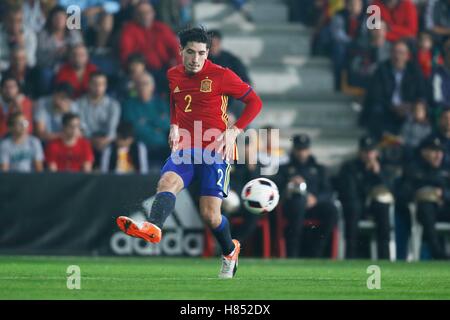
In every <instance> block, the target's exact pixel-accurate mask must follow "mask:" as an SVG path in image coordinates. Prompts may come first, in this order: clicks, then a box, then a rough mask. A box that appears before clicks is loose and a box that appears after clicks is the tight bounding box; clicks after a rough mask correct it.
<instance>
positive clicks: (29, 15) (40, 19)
mask: <svg viewBox="0 0 450 320" xmlns="http://www.w3.org/2000/svg"><path fill="white" fill-rule="evenodd" d="M53 5H54V2H53V1H38V0H25V1H23V4H22V10H23V18H24V23H25V26H26V28H29V29H30V30H33V31H34V32H35V33H36V34H38V33H39V32H40V31H41V30H42V29H43V28H44V25H45V20H46V19H47V17H46V16H47V13H48V11H49V10H50V8H51V6H53Z"/></svg>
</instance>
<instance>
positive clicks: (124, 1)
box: [113, 0, 140, 38]
mask: <svg viewBox="0 0 450 320" xmlns="http://www.w3.org/2000/svg"><path fill="white" fill-rule="evenodd" d="M139 1H140V0H120V8H119V11H118V12H116V13H115V14H114V21H115V23H114V26H113V33H114V38H116V36H117V35H118V34H119V33H120V32H121V30H122V27H123V25H124V24H125V23H127V22H128V21H130V20H132V19H133V12H134V7H135V6H136V5H137V4H138V3H139Z"/></svg>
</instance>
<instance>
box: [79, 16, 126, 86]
mask: <svg viewBox="0 0 450 320" xmlns="http://www.w3.org/2000/svg"><path fill="white" fill-rule="evenodd" d="M113 26H114V16H113V15H112V14H109V13H107V12H101V13H100V14H99V15H98V16H97V18H96V23H95V24H94V25H93V26H92V27H90V28H89V29H88V30H87V31H86V35H85V39H86V46H87V47H88V49H89V55H90V57H91V61H92V63H93V64H95V65H96V66H97V67H98V68H99V69H100V70H102V72H104V73H106V75H107V76H108V79H110V80H112V79H115V78H116V74H117V70H119V69H120V64H119V62H118V55H117V54H116V52H115V51H116V50H115V49H116V48H115V42H114V41H115V39H114V38H113V36H112V30H113Z"/></svg>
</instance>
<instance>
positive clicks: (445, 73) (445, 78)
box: [431, 38, 450, 110]
mask: <svg viewBox="0 0 450 320" xmlns="http://www.w3.org/2000/svg"><path fill="white" fill-rule="evenodd" d="M443 53H444V64H443V65H440V66H437V67H436V68H435V69H434V71H433V74H432V76H431V83H432V91H433V103H434V107H435V108H437V109H438V110H442V109H443V108H447V107H450V38H449V39H447V41H445V43H444V46H443Z"/></svg>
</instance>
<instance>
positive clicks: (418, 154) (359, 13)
mask: <svg viewBox="0 0 450 320" xmlns="http://www.w3.org/2000/svg"><path fill="white" fill-rule="evenodd" d="M286 2H287V4H288V5H289V7H290V20H291V21H297V22H301V23H303V24H306V25H308V26H310V27H312V28H313V30H314V33H313V37H312V41H311V52H312V55H316V56H327V57H329V58H330V60H331V61H332V65H333V72H334V80H335V81H334V84H335V90H336V91H340V92H343V93H345V94H349V95H352V96H354V97H355V98H356V99H358V100H359V101H360V102H361V105H362V110H361V113H360V125H361V127H362V128H363V129H364V130H365V132H366V135H365V136H364V137H362V138H361V140H360V143H359V146H360V147H359V151H358V154H357V156H356V157H355V158H353V159H350V160H349V161H346V162H345V163H343V164H342V166H341V168H340V170H339V173H338V174H337V175H336V176H335V177H333V178H332V179H331V180H332V185H333V186H334V190H336V191H337V195H338V199H339V200H340V203H341V205H342V209H343V214H344V220H345V236H346V240H347V241H346V256H347V257H350V258H352V257H355V256H357V251H358V245H359V240H358V237H359V235H358V232H359V231H358V221H360V220H361V219H364V218H367V217H369V218H370V219H372V220H373V221H375V223H376V238H377V240H378V257H380V258H388V257H389V230H390V226H389V210H390V208H392V207H393V206H394V211H395V222H396V230H395V232H396V233H397V236H396V239H397V258H406V255H407V250H406V247H407V246H406V241H407V238H408V236H409V235H410V233H411V224H412V223H413V221H412V219H413V218H412V216H411V212H414V211H415V212H416V217H417V220H418V222H419V223H420V224H421V225H422V227H423V231H424V233H423V239H424V240H425V242H426V243H427V244H428V246H429V255H430V256H431V257H434V258H448V257H449V252H445V250H444V247H443V244H442V242H441V240H442V239H440V238H439V235H438V232H437V230H436V222H438V221H441V222H449V221H450V209H449V208H450V206H449V205H450V197H449V196H450V166H449V165H450V1H449V0H414V1H413V0H315V1H308V0H300V1H289V0H287V1H286ZM378 14H379V15H378ZM377 18H380V19H377ZM294 151H295V148H294ZM293 155H294V154H293ZM293 155H292V156H293ZM291 158H292V157H291ZM291 162H294V163H295V161H292V160H291ZM296 162H297V163H298V161H296ZM307 162H308V161H303V164H302V165H301V166H300V167H298V168H297V171H302V170H303V171H304V170H305V168H306V167H308V164H307ZM295 171H296V170H293V172H294V174H293V175H292V177H291V179H290V180H288V181H290V182H291V183H295V182H296V179H297V180H298V176H301V178H302V179H300V180H298V181H297V182H296V185H300V182H303V181H305V180H306V185H308V184H309V182H308V181H307V180H310V181H311V178H309V179H308V178H305V174H295ZM316 171H318V172H319V171H320V170H319V169H316ZM282 187H283V186H282ZM296 190H298V189H296ZM323 191H325V189H323ZM298 194H299V195H298V196H297V197H298V199H297V200H296V201H297V203H295V201H294V206H296V207H297V208H296V209H292V207H293V205H292V199H290V200H289V199H288V200H289V201H290V202H288V203H289V205H287V206H286V207H285V211H288V212H302V213H301V215H303V218H299V215H297V216H296V219H304V217H305V212H306V216H307V210H306V211H305V210H304V209H303V210H299V209H298V208H302V203H301V199H303V201H304V203H306V208H308V205H307V197H306V196H305V195H303V198H302V197H301V196H300V194H301V192H298ZM304 194H307V193H304ZM317 194H320V192H318V193H317ZM305 199H306V200H305ZM305 201H306V202H305ZM411 204H413V205H414V206H411ZM304 207H305V204H303V208H304ZM329 212H331V213H330V214H329V215H328V216H326V219H325V220H324V219H322V220H323V221H325V223H324V224H325V225H329V223H330V221H333V220H334V218H333V217H332V216H333V212H332V210H330V211H329ZM291 221H295V220H292V219H291ZM290 227H291V228H293V225H292V224H290ZM297 234H299V232H297ZM323 235H324V233H323V234H322V236H323ZM328 236H329V234H328ZM319 239H320V237H319ZM295 241H297V240H295Z"/></svg>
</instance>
